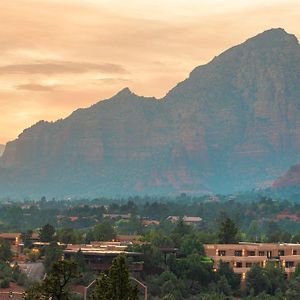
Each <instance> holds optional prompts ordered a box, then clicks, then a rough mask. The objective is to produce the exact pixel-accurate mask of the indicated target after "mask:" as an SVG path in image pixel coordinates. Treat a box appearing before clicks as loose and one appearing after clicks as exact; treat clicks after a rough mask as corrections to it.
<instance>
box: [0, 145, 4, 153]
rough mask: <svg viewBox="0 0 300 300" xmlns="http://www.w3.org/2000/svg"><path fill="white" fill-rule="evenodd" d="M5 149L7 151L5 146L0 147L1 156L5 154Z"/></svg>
mask: <svg viewBox="0 0 300 300" xmlns="http://www.w3.org/2000/svg"><path fill="white" fill-rule="evenodd" d="M4 149H5V146H4V145H0V156H1V155H2V154H3V152H4Z"/></svg>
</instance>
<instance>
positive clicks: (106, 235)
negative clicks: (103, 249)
mask: <svg viewBox="0 0 300 300" xmlns="http://www.w3.org/2000/svg"><path fill="white" fill-rule="evenodd" d="M115 237H116V232H115V230H114V228H113V227H112V225H111V224H110V223H108V222H104V223H101V224H97V225H96V226H95V227H94V228H93V230H92V231H90V232H89V233H88V234H87V238H86V239H87V242H91V241H111V240H113V239H114V238H115Z"/></svg>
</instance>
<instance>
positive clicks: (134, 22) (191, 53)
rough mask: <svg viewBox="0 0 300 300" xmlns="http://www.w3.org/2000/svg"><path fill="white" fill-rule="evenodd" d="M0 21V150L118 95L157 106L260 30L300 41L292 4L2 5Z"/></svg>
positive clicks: (98, 1)
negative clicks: (31, 130)
mask: <svg viewBox="0 0 300 300" xmlns="http://www.w3.org/2000/svg"><path fill="white" fill-rule="evenodd" d="M0 19H1V26H0V45H1V48H0V113H1V115H0V143H5V142H7V141H8V140H11V139H14V138H16V137H17V135H18V134H19V133H21V132H22V130H23V129H24V128H26V127H28V126H30V125H32V124H33V123H35V122H37V121H38V120H41V119H44V120H56V119H59V118H62V117H66V116H67V115H68V114H70V113H71V112H72V111H73V110H74V109H76V108H79V107H87V106H89V105H91V104H93V103H95V102H97V101H99V100H101V99H105V98H108V97H110V96H112V95H113V94H115V93H116V92H117V91H118V90H120V89H121V88H123V87H126V86H128V87H129V88H130V89H131V90H133V91H134V92H135V93H136V94H140V95H146V96H156V97H158V98H159V97H162V96H164V94H165V93H166V92H167V91H168V90H169V89H170V88H172V87H173V86H174V85H175V84H176V83H178V82H179V81H181V80H183V79H185V78H186V77H187V76H188V74H189V72H190V71H191V70H192V69H193V68H194V67H196V66H198V65H201V64H205V63H207V62H208V61H210V60H211V59H212V58H213V57H214V56H215V55H218V54H219V53H220V52H222V51H223V50H225V49H227V48H229V47H231V46H233V45H235V44H239V43H241V42H243V41H244V40H245V39H247V38H249V37H251V36H253V35H256V34H257V33H259V32H261V31H264V30H266V29H270V28H274V27H276V28H277V27H283V28H285V29H286V31H288V32H289V33H294V34H296V35H297V37H300V26H299V20H300V1H299V0H290V1H289V0H282V1H279V0H244V1H243V0H236V1H232V0H222V1H221V0H148V1H144V0H13V1H4V0H2V1H0Z"/></svg>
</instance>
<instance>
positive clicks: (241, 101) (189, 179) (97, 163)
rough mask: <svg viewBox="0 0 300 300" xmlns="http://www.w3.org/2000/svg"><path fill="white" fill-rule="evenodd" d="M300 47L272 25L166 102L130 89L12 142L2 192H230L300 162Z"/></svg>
mask: <svg viewBox="0 0 300 300" xmlns="http://www.w3.org/2000/svg"><path fill="white" fill-rule="evenodd" d="M299 83H300V46H299V43H298V41H297V39H296V37H295V36H294V35H290V34H287V33H286V32H285V31H284V30H283V29H272V30H269V31H266V32H263V33H261V34H259V35H258V36H256V37H254V38H251V39H249V40H247V41H246V42H245V43H243V44H241V45H239V46H236V47H233V48H231V49H229V50H227V51H225V52H224V53H222V54H221V55H219V56H218V57H215V58H214V59H213V60H212V61H211V62H210V63H208V64H207V65H204V66H199V67H197V68H195V69H194V70H193V71H192V72H191V73H190V76H189V77H188V78H187V79H186V80H185V81H183V82H181V83H179V84H178V85H177V86H176V87H174V88H173V89H172V90H171V91H170V92H169V93H168V94H167V95H166V96H165V97H164V98H163V99H160V100H157V99H154V98H144V97H140V96H137V95H135V94H133V93H132V92H131V91H130V90H129V89H124V90H122V91H120V92H119V93H118V94H117V95H115V96H114V97H112V98H111V99H108V100H105V101H100V102H99V103H97V104H95V105H93V106H91V107H90V108H87V109H79V110H77V111H75V112H74V113H73V114H71V115H70V116H69V117H68V118H66V119H64V120H60V121H57V122H55V123H48V122H44V121H41V122H39V123H37V124H35V125H34V126H32V127H31V128H29V129H26V130H25V131H24V132H23V133H22V134H21V135H20V136H19V137H18V139H16V140H15V141H13V142H10V143H8V144H7V145H6V149H5V152H4V154H3V156H2V157H1V159H0V190H1V191H3V193H4V194H9V195H13V194H20V195H53V196H54V195H61V196H68V195H78V196H79V195H84V196H91V197H92V196H99V195H111V196H115V195H134V194H169V193H180V192H187V193H193V194H199V193H204V192H215V193H225V192H226V193H227V192H233V191H238V190H245V189H252V188H257V187H261V186H263V185H265V184H268V183H270V182H271V181H272V180H273V179H274V178H276V177H278V176H279V175H280V174H282V173H283V172H284V170H286V169H288V168H289V167H290V166H291V165H293V164H296V163H298V162H300V151H299V150H300V123H299V117H300V84H299Z"/></svg>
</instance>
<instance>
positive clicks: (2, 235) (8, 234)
mask: <svg viewBox="0 0 300 300" xmlns="http://www.w3.org/2000/svg"><path fill="white" fill-rule="evenodd" d="M20 236H21V233H19V232H4V233H0V238H1V239H16V238H18V237H20Z"/></svg>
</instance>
